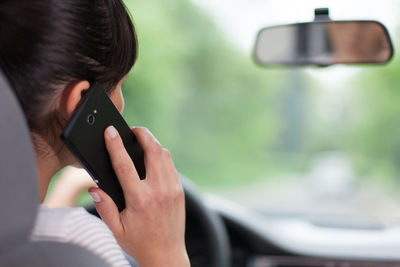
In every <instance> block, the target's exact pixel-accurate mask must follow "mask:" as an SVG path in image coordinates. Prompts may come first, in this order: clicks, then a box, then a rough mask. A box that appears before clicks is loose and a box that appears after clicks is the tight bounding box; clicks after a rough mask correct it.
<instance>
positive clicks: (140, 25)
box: [123, 0, 400, 222]
mask: <svg viewBox="0 0 400 267" xmlns="http://www.w3.org/2000/svg"><path fill="white" fill-rule="evenodd" d="M125 2H126V4H127V6H128V8H129V9H130V11H131V13H132V16H133V18H134V21H135V25H136V29H137V31H138V39H139V59H138V62H137V65H136V66H135V67H134V70H133V71H132V72H131V74H130V75H129V76H128V78H127V80H126V82H125V84H124V89H123V90H124V95H125V101H126V107H125V110H124V116H125V118H126V119H127V121H128V123H129V124H131V125H136V126H146V127H148V128H149V129H150V130H151V131H152V132H153V133H154V135H155V136H157V137H158V139H159V140H160V142H161V143H162V144H163V145H164V146H165V147H166V148H168V149H169V150H170V151H171V153H172V155H173V158H174V161H175V164H176V166H177V168H178V170H179V171H180V173H182V174H183V175H185V176H187V177H188V178H190V179H191V180H192V181H193V182H194V183H196V184H197V185H198V186H199V187H200V188H202V190H203V191H205V192H210V193H213V194H216V195H219V196H222V197H225V198H228V199H230V200H232V201H235V202H237V203H239V204H242V205H245V206H247V207H250V208H253V209H256V210H259V211H262V212H265V213H266V214H285V215H305V216H317V217H322V216H329V217H332V216H333V217H337V218H360V219H362V220H364V219H365V220H370V219H374V220H375V219H376V220H379V221H381V222H398V221H399V220H400V206H399V205H400V202H399V197H398V195H399V193H400V184H399V182H400V177H399V176H400V123H398V122H399V118H400V90H399V84H400V61H399V60H398V56H397V55H396V54H395V55H394V58H393V59H392V61H391V62H390V63H389V64H387V65H379V66H366V65H361V66H334V67H329V68H315V67H307V68H292V69H288V68H265V69H263V68H260V67H258V66H257V65H256V64H255V63H254V61H253V60H252V58H251V53H252V48H253V43H254V41H255V36H256V33H257V31H258V30H259V29H260V28H262V27H263V26H270V25H275V24H282V23H294V22H302V21H310V20H313V11H314V8H316V7H321V6H323V7H329V8H330V11H331V17H332V18H333V19H376V20H379V21H381V22H383V23H384V24H385V25H386V26H387V27H388V29H389V32H390V33H391V35H392V39H393V43H394V46H395V48H396V44H397V36H398V34H396V32H398V30H397V29H398V22H399V21H398V19H397V14H398V12H399V10H400V2H399V1H385V2H384V4H383V3H382V2H377V1H371V2H366V1H341V2H339V1H323V3H321V1H257V0H254V1H239V0H238V1H232V0H229V1H228V0H224V1H213V0H207V1H206V0H196V1H189V0H172V1H162V0H148V1H137V0H126V1H125ZM395 53H396V52H395Z"/></svg>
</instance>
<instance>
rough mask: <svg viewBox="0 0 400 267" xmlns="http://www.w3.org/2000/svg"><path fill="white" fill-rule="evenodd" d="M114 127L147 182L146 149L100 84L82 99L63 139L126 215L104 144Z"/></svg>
mask: <svg viewBox="0 0 400 267" xmlns="http://www.w3.org/2000/svg"><path fill="white" fill-rule="evenodd" d="M110 125H113V126H114V127H115V128H116V129H117V130H118V133H119V135H120V136H121V138H122V141H123V143H124V146H125V149H126V151H127V152H128V154H129V156H130V157H131V159H132V161H133V163H134V165H135V167H136V171H137V173H138V174H139V177H140V178H141V179H144V178H145V176H146V170H145V166H144V152H143V149H142V148H141V146H140V145H139V143H138V141H137V139H136V137H135V135H134V133H133V132H132V130H131V129H130V128H129V126H128V124H127V123H126V122H125V120H124V118H123V117H122V115H121V113H120V112H119V111H118V109H117V108H116V107H115V105H114V103H113V102H112V101H111V99H110V98H109V96H108V95H107V93H106V92H105V90H104V88H103V86H102V85H101V84H100V83H99V82H94V83H93V84H92V85H91V86H90V88H89V89H88V91H87V92H86V94H85V95H84V96H83V97H82V99H81V101H80V102H79V104H78V106H77V108H76V109H75V111H74V113H73V115H72V116H71V118H70V120H69V121H68V123H67V125H66V127H65V128H64V130H63V132H62V133H61V138H62V139H63V141H64V143H65V145H66V146H67V147H68V148H69V150H70V151H71V152H72V153H73V154H74V155H75V157H76V158H77V159H78V160H79V162H80V163H81V164H82V166H83V167H84V168H85V169H86V170H87V172H88V173H89V174H90V176H91V177H92V178H93V180H94V181H95V182H96V183H97V185H98V186H99V187H100V188H101V189H102V190H103V191H104V192H106V193H107V194H108V195H109V196H110V197H111V198H112V199H113V200H114V202H115V204H116V205H117V207H118V210H119V211H122V210H123V209H124V208H125V199H124V195H123V192H122V188H121V185H120V184H119V181H118V178H117V176H116V174H115V172H114V169H113V167H112V165H111V160H110V157H109V155H108V152H107V149H106V146H105V141H104V131H105V129H106V128H107V127H108V126H110Z"/></svg>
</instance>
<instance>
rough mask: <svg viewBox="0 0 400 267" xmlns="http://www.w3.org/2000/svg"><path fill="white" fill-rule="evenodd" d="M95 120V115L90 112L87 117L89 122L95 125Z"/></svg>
mask: <svg viewBox="0 0 400 267" xmlns="http://www.w3.org/2000/svg"><path fill="white" fill-rule="evenodd" d="M95 120H96V119H95V117H94V115H93V114H89V115H88V116H87V119H86V121H87V123H89V125H93V124H94V121H95Z"/></svg>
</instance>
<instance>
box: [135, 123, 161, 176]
mask: <svg viewBox="0 0 400 267" xmlns="http://www.w3.org/2000/svg"><path fill="white" fill-rule="evenodd" d="M132 131H133V133H134V134H135V136H136V138H137V140H138V142H139V144H140V146H141V147H142V148H143V151H144V162H145V167H146V179H151V180H154V179H159V178H161V176H162V172H163V148H162V146H161V144H160V143H159V142H158V140H157V139H156V138H155V137H154V136H153V135H152V134H151V133H150V131H149V130H147V128H144V127H135V128H132Z"/></svg>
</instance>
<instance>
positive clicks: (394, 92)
mask: <svg viewBox="0 0 400 267" xmlns="http://www.w3.org/2000/svg"><path fill="white" fill-rule="evenodd" d="M397 51H398V49H397ZM399 73H400V60H399V58H398V57H394V59H393V60H392V62H390V63H389V64H387V65H385V66H377V67H371V68H369V69H367V70H365V71H363V72H362V73H361V74H360V75H359V76H358V77H357V79H356V81H355V82H354V86H355V87H356V88H357V90H356V91H355V97H356V100H357V101H355V102H354V104H355V107H354V111H355V113H354V114H352V117H353V119H352V121H353V124H352V125H349V126H350V129H349V131H350V133H351V134H350V137H349V139H348V140H347V143H346V146H347V147H348V150H349V153H351V154H352V155H353V158H354V160H355V162H356V164H357V170H358V171H359V173H360V175H362V176H366V177H372V178H374V179H379V180H381V181H382V182H384V183H385V184H390V185H393V184H394V183H397V184H398V183H399V182H400V179H399V177H400V123H399V122H400V75H399Z"/></svg>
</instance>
